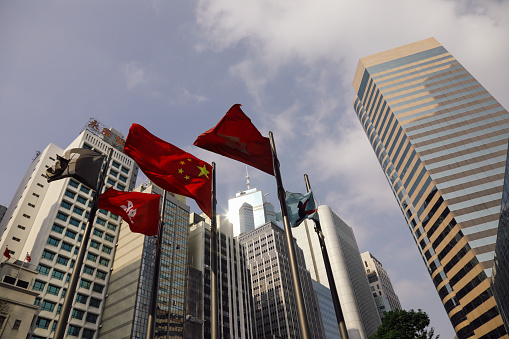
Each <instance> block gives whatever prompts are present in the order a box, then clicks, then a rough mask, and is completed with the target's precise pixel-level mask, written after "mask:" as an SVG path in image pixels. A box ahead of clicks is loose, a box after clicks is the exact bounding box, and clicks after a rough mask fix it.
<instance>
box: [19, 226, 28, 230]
mask: <svg viewBox="0 0 509 339" xmlns="http://www.w3.org/2000/svg"><path fill="white" fill-rule="evenodd" d="M18 228H19V229H22V230H23V231H24V230H25V229H26V227H25V226H21V225H18Z"/></svg>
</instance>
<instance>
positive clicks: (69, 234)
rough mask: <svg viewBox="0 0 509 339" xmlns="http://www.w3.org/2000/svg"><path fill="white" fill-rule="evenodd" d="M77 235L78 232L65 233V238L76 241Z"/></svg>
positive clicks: (69, 231) (67, 231) (68, 231)
mask: <svg viewBox="0 0 509 339" xmlns="http://www.w3.org/2000/svg"><path fill="white" fill-rule="evenodd" d="M76 234H77V233H76V232H73V231H71V230H66V231H65V236H66V237H68V238H71V239H76Z"/></svg>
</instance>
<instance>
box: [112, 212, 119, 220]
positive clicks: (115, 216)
mask: <svg viewBox="0 0 509 339" xmlns="http://www.w3.org/2000/svg"><path fill="white" fill-rule="evenodd" d="M110 218H111V219H113V220H118V215H116V214H113V213H110Z"/></svg>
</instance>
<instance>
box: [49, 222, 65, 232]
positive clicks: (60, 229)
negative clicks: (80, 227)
mask: <svg viewBox="0 0 509 339" xmlns="http://www.w3.org/2000/svg"><path fill="white" fill-rule="evenodd" d="M51 230H52V231H54V232H57V233H60V234H62V232H63V231H64V228H63V227H62V226H60V225H57V224H53V227H51Z"/></svg>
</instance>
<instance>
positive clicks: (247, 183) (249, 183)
mask: <svg viewBox="0 0 509 339" xmlns="http://www.w3.org/2000/svg"><path fill="white" fill-rule="evenodd" d="M246 185H247V189H248V190H249V189H251V182H250V181H249V172H248V171H247V166H246Z"/></svg>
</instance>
